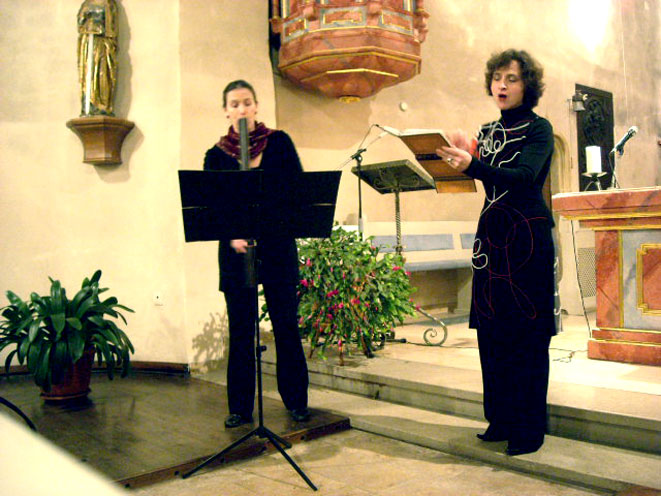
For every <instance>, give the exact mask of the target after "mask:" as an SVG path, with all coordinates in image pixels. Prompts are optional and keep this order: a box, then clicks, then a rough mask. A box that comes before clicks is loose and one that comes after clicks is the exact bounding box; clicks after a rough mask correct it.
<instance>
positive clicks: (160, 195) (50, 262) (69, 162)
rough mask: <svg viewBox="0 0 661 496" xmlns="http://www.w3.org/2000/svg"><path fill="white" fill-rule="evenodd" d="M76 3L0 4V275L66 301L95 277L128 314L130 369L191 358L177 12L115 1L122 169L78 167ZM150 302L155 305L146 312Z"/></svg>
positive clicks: (25, 290) (154, 1)
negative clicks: (60, 289) (125, 127)
mask: <svg viewBox="0 0 661 496" xmlns="http://www.w3.org/2000/svg"><path fill="white" fill-rule="evenodd" d="M81 3H82V2H80V1H79V0H49V1H48V2H23V1H20V0H2V1H0V11H1V12H2V16H0V33H2V34H0V57H1V58H2V61H3V68H2V71H0V86H1V87H2V93H3V97H2V99H0V160H1V163H2V167H0V184H2V192H3V194H2V195H0V210H1V211H2V217H3V220H2V225H3V236H2V242H1V243H0V259H1V260H2V264H1V266H0V274H1V275H0V280H1V281H2V284H1V291H2V293H3V298H2V300H3V305H4V304H5V300H4V292H5V291H6V290H7V289H11V290H13V291H15V292H17V293H18V294H19V295H21V296H23V297H28V295H29V293H30V292H31V291H37V292H40V293H43V292H45V291H47V290H48V288H49V282H48V278H47V277H48V276H52V277H54V278H56V279H60V280H61V282H62V284H63V286H64V287H65V288H67V290H68V294H69V295H72V294H74V293H75V291H76V290H77V289H78V288H79V287H80V283H81V281H82V279H83V278H84V277H85V276H91V274H92V273H93V272H94V271H95V270H96V269H98V268H100V269H102V270H103V277H102V278H101V283H102V286H105V287H109V288H110V291H108V294H111V295H114V296H117V297H118V299H119V301H120V302H121V303H124V304H125V305H127V306H129V307H131V308H133V309H134V310H135V314H128V321H129V322H128V326H127V327H126V330H127V333H128V335H129V337H130V338H131V340H132V342H133V344H134V345H135V348H136V353H135V355H134V359H135V360H154V361H166V362H182V363H185V362H187V360H188V354H187V352H186V346H185V339H184V334H183V332H182V331H183V329H184V308H185V305H184V272H183V270H182V266H183V256H184V252H183V234H182V229H181V225H180V224H181V221H180V220H179V219H180V213H179V210H180V207H179V205H180V203H179V198H178V190H177V177H176V170H177V168H178V166H179V157H180V129H181V109H180V101H181V99H180V96H179V95H180V92H181V91H180V77H179V74H180V69H179V58H178V53H179V37H178V31H179V30H178V25H179V4H178V2H173V1H171V0H140V1H131V0H129V1H123V2H122V1H120V2H119V6H120V8H119V32H120V38H119V76H118V79H119V83H118V88H117V95H116V100H115V114H116V115H117V116H118V117H122V118H125V119H128V120H130V121H133V122H135V128H134V129H133V130H132V131H131V133H130V134H129V135H128V136H127V138H126V140H125V143H124V147H123V151H122V159H123V164H122V165H120V166H109V167H95V166H92V165H88V164H85V163H83V162H82V159H83V148H82V145H81V143H80V140H79V139H78V137H77V136H76V135H74V133H73V132H72V131H70V130H69V129H68V128H67V127H66V125H65V124H66V122H67V121H68V120H69V119H71V118H74V117H78V116H79V114H80V111H81V107H80V99H79V85H78V73H77V62H76V41H77V36H78V34H77V29H76V15H77V12H78V9H79V7H80V5H81ZM155 293H159V295H160V296H161V298H162V301H163V302H164V303H165V305H164V306H155V305H154V303H153V298H154V295H155Z"/></svg>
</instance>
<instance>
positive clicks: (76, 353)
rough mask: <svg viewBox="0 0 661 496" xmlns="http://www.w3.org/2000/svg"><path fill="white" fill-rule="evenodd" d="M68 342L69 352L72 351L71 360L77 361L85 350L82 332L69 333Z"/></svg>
mask: <svg viewBox="0 0 661 496" xmlns="http://www.w3.org/2000/svg"><path fill="white" fill-rule="evenodd" d="M67 343H68V345H69V352H70V353H71V360H72V361H73V362H74V363H76V362H77V361H78V360H80V357H82V356H83V353H84V352H85V340H84V339H83V337H82V336H81V335H80V333H77V332H71V333H69V334H68V335H67Z"/></svg>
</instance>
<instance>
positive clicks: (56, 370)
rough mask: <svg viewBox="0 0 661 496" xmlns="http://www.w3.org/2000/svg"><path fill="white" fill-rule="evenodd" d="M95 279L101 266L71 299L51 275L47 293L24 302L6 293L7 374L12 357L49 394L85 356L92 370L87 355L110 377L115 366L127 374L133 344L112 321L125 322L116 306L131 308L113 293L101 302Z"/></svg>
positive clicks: (0, 324)
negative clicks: (94, 358)
mask: <svg viewBox="0 0 661 496" xmlns="http://www.w3.org/2000/svg"><path fill="white" fill-rule="evenodd" d="M100 278H101V271H100V270H97V271H96V272H95V273H94V275H93V276H92V277H91V278H85V279H84V280H83V283H82V286H81V288H80V290H79V291H78V292H77V293H76V294H75V295H74V296H73V298H71V299H69V298H68V297H67V294H66V290H65V289H64V288H63V287H62V285H61V284H60V282H59V281H57V280H54V279H52V278H50V277H49V279H50V281H51V287H50V293H49V294H47V295H39V294H37V293H32V294H31V295H30V298H29V299H28V300H23V299H21V298H20V297H19V296H17V295H16V294H15V293H14V292H12V291H7V299H8V301H9V305H8V306H6V307H4V308H3V309H2V314H1V315H2V320H1V321H0V351H2V350H3V349H5V348H11V347H13V348H14V349H12V350H11V352H10V353H9V354H8V356H7V358H6V360H5V371H6V372H9V367H10V365H11V363H12V360H13V359H14V357H16V358H17V360H18V363H19V364H21V365H23V364H24V363H25V364H26V365H27V369H28V371H29V372H30V373H32V374H33V375H34V381H35V383H36V384H37V385H38V386H40V387H41V388H42V390H43V391H44V392H45V393H49V392H50V391H51V387H52V386H54V385H59V384H61V383H62V381H63V380H64V379H65V377H67V376H68V375H70V372H69V371H70V370H71V368H72V367H73V366H74V364H76V363H77V362H79V360H81V358H84V356H85V355H87V356H88V357H90V360H88V361H89V362H90V367H89V369H90V373H91V361H92V360H91V358H93V355H94V354H96V357H97V359H98V363H99V365H102V364H103V363H104V362H105V365H106V370H107V373H108V377H109V378H110V379H112V378H113V374H114V370H115V368H116V367H120V366H121V376H122V377H124V376H126V374H127V373H128V370H129V364H130V353H133V352H134V348H133V345H132V344H131V341H130V340H129V338H128V337H127V336H126V334H125V333H124V331H122V330H121V329H120V328H119V327H118V326H117V324H116V323H115V321H114V319H116V318H119V319H121V320H122V321H123V322H124V324H126V319H125V318H124V316H123V315H122V313H121V312H120V310H123V311H126V312H133V310H131V309H130V308H128V307H125V306H124V305H120V304H119V303H118V301H117V298H115V297H114V296H111V297H108V298H106V299H104V300H101V299H100V297H99V295H100V294H101V293H103V292H105V291H107V288H99V279H100ZM87 384H88V385H89V379H88V380H87ZM86 393H87V391H85V394H86Z"/></svg>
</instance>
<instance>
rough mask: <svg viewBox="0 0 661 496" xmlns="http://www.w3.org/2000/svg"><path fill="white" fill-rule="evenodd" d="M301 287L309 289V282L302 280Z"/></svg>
mask: <svg viewBox="0 0 661 496" xmlns="http://www.w3.org/2000/svg"><path fill="white" fill-rule="evenodd" d="M301 285H303V287H306V288H307V287H308V281H307V279H301Z"/></svg>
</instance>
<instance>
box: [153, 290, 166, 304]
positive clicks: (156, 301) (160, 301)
mask: <svg viewBox="0 0 661 496" xmlns="http://www.w3.org/2000/svg"><path fill="white" fill-rule="evenodd" d="M163 304H164V303H163V295H161V293H154V305H156V306H157V307H161V306H163Z"/></svg>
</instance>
